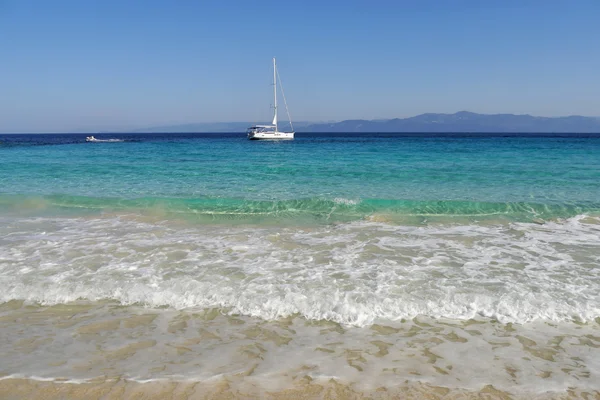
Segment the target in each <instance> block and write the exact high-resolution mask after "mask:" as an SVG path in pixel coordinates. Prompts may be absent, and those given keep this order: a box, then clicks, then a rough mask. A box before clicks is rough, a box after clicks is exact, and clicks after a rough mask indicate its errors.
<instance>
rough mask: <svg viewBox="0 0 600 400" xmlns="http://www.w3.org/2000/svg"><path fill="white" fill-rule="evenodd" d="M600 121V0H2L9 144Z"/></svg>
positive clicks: (1, 114) (2, 81)
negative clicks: (430, 116)
mask: <svg viewBox="0 0 600 400" xmlns="http://www.w3.org/2000/svg"><path fill="white" fill-rule="evenodd" d="M272 57H277V64H278V69H279V73H280V76H281V79H282V82H283V86H284V89H285V95H286V98H287V102H288V105H289V107H290V113H291V116H292V119H293V120H294V121H337V120H344V119H385V118H404V117H409V116H413V115H417V114H421V113H425V112H439V113H453V112H457V111H461V110H467V111H472V112H478V113H486V114H494V113H515V114H531V115H539V116H563V115H587V116H600V75H599V72H598V71H600V1H599V0H569V1H561V0H539V1H535V0H530V1H528V0H438V1H432V0H395V1H383V0H381V1H378V0H371V1H366V0H364V1H352V0H347V1H334V0H330V1H328V0H320V1H313V0H303V1H283V0H282V1H260V0H256V1H248V0H243V1H228V0H220V1H209V0H207V1H201V0H189V1H187V0H178V1H168V0H160V1H159V0H102V1H91V0H89V1H88V0H52V1H48V0H0V132H5V133H7V132H12V133H18V132H65V131H66V132H68V131H77V130H80V131H87V130H90V129H92V130H93V129H99V130H104V129H110V130H120V129H135V128H145V127H153V126H163V125H175V124H186V123H198V122H231V121H249V122H261V121H268V120H269V119H270V117H271V113H272V110H271V109H270V106H271V104H272V86H271V79H272V71H271V62H272V61H271V59H272Z"/></svg>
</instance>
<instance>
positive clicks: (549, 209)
mask: <svg viewBox="0 0 600 400" xmlns="http://www.w3.org/2000/svg"><path fill="white" fill-rule="evenodd" d="M2 209H4V210H7V211H9V212H24V213H27V212H44V211H46V212H49V213H52V212H53V211H55V212H60V211H62V212H69V211H71V212H74V211H79V212H82V213H86V212H99V211H100V212H102V211H112V212H134V213H136V212H137V213H142V214H152V215H161V216H164V217H169V216H171V217H177V216H179V217H182V218H185V219H189V220H194V219H198V220H212V221H219V220H222V221H235V220H240V221H249V220H253V221H265V222H268V221H277V220H283V221H284V220H297V221H302V220H304V221H313V222H325V223H328V222H349V221H356V220H370V221H379V222H390V223H394V222H398V223H405V222H410V221H411V220H413V221H414V222H427V221H435V220H448V219H450V220H452V219H460V218H464V219H468V220H473V219H475V220H485V219H506V220H508V221H524V222H543V221H548V220H553V219H556V218H570V217H574V216H577V215H581V214H596V213H598V212H599V211H600V203H580V204H544V203H535V202H476V201H457V200H440V201H427V200H397V199H346V198H340V197H337V198H333V199H328V198H321V197H311V198H302V199H288V200H272V201H265V200H248V199H239V198H210V197H204V198H184V197H181V198H173V197H170V198H169V197H140V198H116V197H90V196H71V195H45V196H25V195H0V211H2Z"/></svg>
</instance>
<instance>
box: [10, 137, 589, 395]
mask: <svg viewBox="0 0 600 400" xmlns="http://www.w3.org/2000/svg"><path fill="white" fill-rule="evenodd" d="M87 135H89V133H88V134H80V133H73V134H0V288H1V289H2V290H0V321H2V325H1V327H0V332H1V335H0V338H1V339H0V353H2V354H4V355H5V356H3V357H2V361H0V394H2V393H4V394H5V395H7V396H8V397H10V396H13V397H14V398H19V396H21V397H36V396H39V393H42V392H43V391H47V390H52V391H53V393H56V394H57V395H56V397H58V398H60V396H63V397H67V398H100V397H102V396H105V397H106V398H119V397H121V396H123V395H124V393H126V394H127V396H130V397H133V396H135V395H140V396H146V397H147V398H164V397H165V396H167V395H169V396H171V395H172V396H175V395H181V396H182V398H221V397H227V396H233V397H243V398H255V397H269V396H271V397H275V398H303V397H301V396H305V397H306V398H359V397H360V396H366V397H369V398H382V399H383V398H398V397H403V396H404V397H419V398H441V397H444V396H446V397H448V398H459V397H460V398H471V397H472V398H481V397H482V396H483V397H485V396H488V397H490V398H565V397H567V396H573V397H581V398H586V397H590V398H591V397H594V398H595V397H598V396H600V386H599V384H598V382H600V364H599V363H598V360H600V350H599V349H600V294H599V293H600V272H599V271H600V269H599V268H600V156H599V155H600V133H597V134H594V133H585V134H580V133H512V132H509V133H505V132H503V133H464V132H463V133H461V132H455V133H302V132H298V133H297V134H296V138H295V139H294V140H292V141H249V140H247V139H246V136H245V134H243V133H179V134H177V133H172V134H163V133H93V135H94V136H95V137H96V138H98V139H103V140H112V141H110V142H99V143H94V142H86V141H85V137H86V136H87ZM19 394H20V395H19ZM127 396H126V397H127ZM161 396H162V397H161ZM294 396H296V397H294Z"/></svg>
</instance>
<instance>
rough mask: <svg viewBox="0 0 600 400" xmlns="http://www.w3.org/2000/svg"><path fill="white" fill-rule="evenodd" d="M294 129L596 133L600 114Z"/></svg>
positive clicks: (466, 116) (231, 127) (178, 128)
mask: <svg viewBox="0 0 600 400" xmlns="http://www.w3.org/2000/svg"><path fill="white" fill-rule="evenodd" d="M251 125H252V123H250V122H219V123H198V124H186V125H174V126H162V127H154V128H148V129H140V130H136V132H244V131H245V130H246V128H247V127H249V126H251ZM294 128H295V130H296V132H498V133H501V132H524V133H525V132H540V133H545V132H555V133H570V132H576V133H600V118H598V117H582V116H578V115H574V116H568V117H534V116H531V115H515V114H476V113H472V112H468V111H460V112H457V113H455V114H434V113H427V114H421V115H417V116H415V117H410V118H394V119H388V120H362V119H353V120H345V121H340V122H328V123H310V122H298V123H294Z"/></svg>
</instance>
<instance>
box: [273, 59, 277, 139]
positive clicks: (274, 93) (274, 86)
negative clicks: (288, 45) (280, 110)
mask: <svg viewBox="0 0 600 400" xmlns="http://www.w3.org/2000/svg"><path fill="white" fill-rule="evenodd" d="M273 99H274V101H275V106H274V108H275V115H274V116H273V125H275V132H278V129H277V65H276V64H275V57H273Z"/></svg>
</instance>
